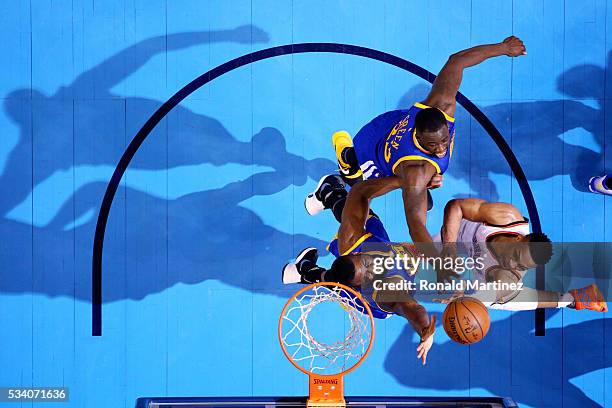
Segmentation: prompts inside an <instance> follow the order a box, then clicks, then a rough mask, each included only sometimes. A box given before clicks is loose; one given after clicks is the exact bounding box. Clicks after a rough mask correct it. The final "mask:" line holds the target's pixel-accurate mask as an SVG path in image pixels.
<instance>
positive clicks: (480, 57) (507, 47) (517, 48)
mask: <svg viewBox="0 0 612 408" xmlns="http://www.w3.org/2000/svg"><path fill="white" fill-rule="evenodd" d="M525 54H527V51H526V49H525V45H524V44H523V41H521V40H520V39H519V38H517V37H515V36H510V37H508V38H506V39H505V40H504V41H502V42H500V43H498V44H486V45H479V46H476V47H472V48H468V49H466V50H463V51H459V52H458V53H456V54H453V55H451V56H450V57H449V58H448V61H447V62H446V64H444V67H442V70H441V71H440V73H439V74H438V77H437V78H436V80H435V81H434V84H433V87H432V89H431V92H430V93H429V95H428V96H427V99H425V101H423V103H424V104H426V105H428V106H432V107H435V108H438V109H440V110H441V111H442V112H445V113H446V114H447V115H450V116H454V114H455V109H456V106H457V103H456V101H455V96H456V95H457V92H458V91H459V86H460V85H461V80H462V78H463V70H464V69H465V68H468V67H471V66H474V65H478V64H480V63H481V62H483V61H485V60H487V59H489V58H493V57H498V56H501V55H507V56H509V57H518V56H520V55H525Z"/></svg>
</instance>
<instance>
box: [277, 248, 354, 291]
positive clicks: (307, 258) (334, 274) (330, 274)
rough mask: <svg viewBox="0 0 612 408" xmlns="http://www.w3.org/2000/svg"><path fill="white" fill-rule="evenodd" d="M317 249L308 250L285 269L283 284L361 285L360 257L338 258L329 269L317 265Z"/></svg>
mask: <svg viewBox="0 0 612 408" xmlns="http://www.w3.org/2000/svg"><path fill="white" fill-rule="evenodd" d="M316 262H317V254H316V249H315V248H306V249H305V250H303V251H302V252H300V254H299V255H298V256H297V258H296V259H295V261H294V262H290V263H288V264H287V265H285V267H284V268H283V272H282V280H283V283H285V284H289V283H304V284H310V283H317V282H337V283H342V284H344V285H349V286H356V285H359V284H360V283H361V276H362V273H361V264H362V262H361V261H360V255H346V256H341V257H338V258H336V260H335V261H334V262H333V263H332V265H331V267H330V268H329V269H325V268H323V267H321V266H318V265H317V263H316Z"/></svg>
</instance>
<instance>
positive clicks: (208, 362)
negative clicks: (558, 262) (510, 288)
mask: <svg viewBox="0 0 612 408" xmlns="http://www.w3.org/2000/svg"><path fill="white" fill-rule="evenodd" d="M512 34H514V35H517V36H520V37H521V39H523V40H524V42H525V44H526V46H527V51H528V55H527V56H525V57H523V58H520V59H515V60H512V59H509V58H505V57H501V58H497V59H494V60H490V61H487V62H485V63H483V64H481V65H479V66H477V67H474V68H472V69H469V70H468V71H466V73H465V76H464V80H463V85H462V87H461V92H462V93H463V94H464V95H466V96H467V97H468V98H469V99H470V100H471V101H472V102H474V103H475V104H476V105H477V106H478V107H479V108H480V109H481V110H482V111H483V112H484V113H485V114H486V115H487V117H488V118H489V119H490V120H491V121H492V122H493V123H494V124H495V126H496V127H497V128H498V129H499V130H500V132H501V133H502V135H503V136H504V138H505V139H506V141H507V142H508V144H509V145H510V146H511V147H512V149H513V151H514V153H515V154H516V156H517V158H518V160H519V162H520V164H521V165H522V168H523V169H524V171H525V174H526V176H527V179H528V181H529V185H530V187H531V189H532V190H533V193H534V196H535V202H536V204H537V208H538V211H539V214H540V217H541V221H542V228H543V230H544V231H545V232H547V233H548V235H549V236H550V237H551V238H552V239H553V240H555V241H557V242H592V241H594V242H603V241H612V227H611V225H612V223H611V221H610V220H611V219H612V199H610V198H609V197H604V196H597V195H594V194H590V193H587V192H586V183H587V181H588V178H589V177H590V176H593V175H599V174H603V173H604V172H605V171H606V170H607V171H608V172H612V114H611V113H610V112H611V109H612V67H611V64H612V1H607V0H588V1H583V2H571V1H565V2H562V1H549V0H514V1H512V2H510V1H494V2H490V1H482V0H472V1H466V0H460V1H448V0H441V1H430V2H427V1H418V2H417V1H384V2H375V3H373V2H368V1H361V0H358V1H348V0H343V1H337V0H332V1H319V0H311V1H301V0H293V1H274V0H251V1H243V0H231V1H224V2H222V1H197V0H180V1H174V0H147V1H143V0H73V1H62V0H60V1H58V0H31V1H22V0H18V1H5V2H1V3H0V38H2V47H1V48H0V61H1V65H2V67H3V70H2V75H0V98H2V107H1V109H0V134H1V135H2V136H1V137H0V386H7V387H8V386H21V387H29V386H37V387H42V386H66V387H69V388H70V402H69V403H67V404H64V405H61V406H66V407H75V408H77V407H78V408H81V407H86V408H97V407H132V406H134V403H135V401H136V398H138V397H142V396H223V395H226V396H277V395H278V396H296V395H304V394H306V392H307V384H306V378H305V377H304V376H303V374H301V373H299V372H298V371H297V370H295V368H293V366H291V364H290V363H289V362H288V361H286V359H285V357H284V356H283V354H282V352H281V349H280V347H279V346H278V341H277V337H276V336H277V334H276V324H277V320H278V315H279V313H280V310H281V308H282V306H283V305H284V303H285V301H286V299H287V298H288V297H289V296H290V294H291V293H293V292H294V291H295V290H296V288H295V287H283V285H282V284H281V283H280V280H279V276H280V268H281V267H282V266H283V265H284V264H285V263H286V262H287V261H288V260H289V259H291V258H292V257H293V256H294V255H295V254H297V253H298V252H299V251H300V250H301V249H302V248H304V247H306V246H316V247H318V248H320V249H321V251H322V254H323V255H325V253H324V248H325V245H326V244H327V242H328V241H329V240H330V239H331V238H332V237H333V235H334V234H335V232H336V229H337V224H336V222H335V221H334V220H333V218H332V217H331V216H330V214H324V215H321V216H319V217H309V216H308V215H307V214H306V212H305V211H304V208H303V198H304V197H305V195H306V194H307V193H308V192H310V191H311V190H312V189H313V188H314V187H315V185H316V182H317V181H318V179H319V178H320V177H321V176H322V175H323V174H325V173H327V172H330V171H333V170H334V153H333V150H332V148H331V143H330V136H331V134H332V133H333V132H334V131H336V130H338V129H346V130H348V131H349V132H350V133H351V134H355V133H356V132H357V131H358V130H359V128H360V127H361V126H362V125H364V124H365V123H366V122H368V121H369V120H371V119H372V118H373V117H374V116H376V115H378V114H379V113H382V112H384V111H387V110H392V109H396V108H398V107H407V106H409V105H410V104H412V103H413V102H415V101H419V100H422V98H423V97H424V96H425V95H426V94H427V92H428V89H429V84H428V83H427V82H426V81H424V80H422V79H420V78H418V77H417V76H415V75H413V74H410V73H408V72H406V71H403V70H400V69H398V68H396V67H393V66H390V65H388V64H384V63H381V62H379V61H375V60H371V59H367V58H362V57H358V56H353V55H341V54H317V53H315V54H295V55H286V56H280V57H276V58H270V59H267V60H264V61H259V62H255V63H253V64H248V65H245V66H244V67H241V68H238V69H236V70H233V71H231V72H229V73H227V74H225V75H223V76H221V77H219V78H217V79H215V80H214V81H212V82H210V83H209V84H207V85H205V86H203V87H201V88H200V89H198V90H197V91H195V92H194V93H193V94H192V95H190V96H189V97H188V98H187V99H186V100H184V101H183V102H182V103H180V105H179V106H177V107H176V108H174V109H172V110H171V111H170V113H169V114H168V115H167V116H166V117H165V118H164V119H163V120H162V121H161V123H160V124H159V125H158V126H156V127H155V129H154V130H153V132H152V133H151V134H150V136H149V137H148V138H147V139H146V140H145V142H144V143H143V145H142V146H141V148H140V149H139V150H138V152H137V153H136V155H135V156H134V159H133V160H132V162H131V163H130V165H129V166H128V168H127V171H126V173H125V176H124V177H123V178H122V180H121V183H120V186H119V189H118V191H117V194H116V197H115V200H114V202H113V204H112V208H111V212H110V216H109V220H108V224H107V227H106V237H105V241H104V256H103V281H102V284H103V305H102V311H103V320H102V325H103V326H102V327H103V334H102V336H99V337H98V336H95V337H94V336H92V335H91V328H92V314H91V301H92V298H91V285H92V277H91V276H92V275H91V270H92V250H93V237H94V230H95V226H96V219H97V216H98V212H99V210H100V204H101V201H102V197H103V195H104V191H105V189H106V186H107V184H108V182H109V180H110V178H111V175H112V173H113V171H114V169H115V167H116V165H117V163H118V162H119V159H120V157H121V155H122V154H123V152H124V150H125V148H126V147H127V145H128V144H129V142H130V141H131V140H132V138H133V137H134V135H135V134H136V133H137V132H138V130H139V129H140V128H141V127H142V126H143V124H144V123H145V121H146V120H147V119H148V118H149V117H150V116H151V115H152V114H153V112H155V110H156V109H158V108H159V107H160V106H161V105H162V104H163V103H164V102H165V101H166V100H168V98H170V97H171V96H172V95H173V94H174V93H175V92H177V91H178V90H179V89H180V88H181V87H182V86H184V85H185V84H187V83H188V82H190V81H191V80H193V79H194V78H196V77H197V76H199V75H201V74H202V73H204V72H206V71H208V70H210V69H212V68H214V67H216V66H218V65H220V64H222V63H224V62H226V61H229V60H231V59H232V58H236V57H240V56H242V55H244V54H248V53H250V52H254V51H257V50H261V49H265V48H269V47H273V46H278V45H284V44H292V43H303V42H331V43H346V44H352V45H359V46H364V47H368V48H372V49H375V50H380V51H384V52H387V53H390V54H393V55H396V56H399V57H401V58H404V59H407V60H408V61H410V62H413V63H415V64H417V65H419V66H420V67H423V68H425V69H427V70H429V71H432V72H434V73H437V72H438V70H439V69H440V68H441V67H442V65H443V64H444V62H445V61H446V58H447V57H448V55H449V54H451V53H453V52H456V51H459V50H461V49H464V48H467V47H470V46H473V45H477V44H481V43H490V42H498V41H501V40H503V39H504V38H505V37H507V36H509V35H512ZM456 116H457V127H456V129H457V137H456V143H455V152H454V156H453V161H452V163H451V165H450V170H449V172H448V173H447V174H446V176H445V185H444V187H443V188H442V189H440V190H437V191H435V192H434V200H435V202H436V207H435V208H434V210H433V212H431V213H430V214H429V216H428V228H429V229H430V231H437V230H439V228H440V225H441V221H442V210H443V205H444V203H445V202H446V201H448V200H449V199H451V198H454V197H466V196H473V197H480V198H484V199H488V200H500V201H507V202H512V203H514V204H515V205H516V206H518V207H519V208H520V209H521V210H522V211H524V212H526V206H525V201H524V199H523V196H522V195H521V193H520V191H519V188H518V185H517V183H516V180H515V177H514V175H513V174H512V172H511V171H510V167H509V166H508V164H507V162H506V161H505V160H504V158H503V156H502V155H501V153H500V151H499V149H498V148H497V147H496V146H495V144H494V143H493V141H492V140H491V139H490V137H489V135H488V134H487V133H486V132H485V131H484V130H483V129H482V127H480V125H479V124H478V123H477V122H476V121H475V119H474V118H472V117H471V116H470V115H469V114H468V113H467V112H466V111H465V110H463V109H459V110H458V112H457V115H456ZM374 208H375V210H376V212H377V213H378V214H379V215H380V216H381V218H382V219H383V220H384V221H385V224H386V226H387V227H388V230H389V232H390V235H391V238H392V239H394V240H407V239H408V234H407V228H406V225H405V220H404V214H403V206H402V201H401V197H400V195H399V194H397V193H396V194H391V195H388V196H386V197H384V198H381V199H379V200H378V201H377V202H376V203H375V204H374ZM322 263H323V264H326V265H329V264H330V263H331V257H330V256H329V255H327V256H326V257H325V258H323V262H322ZM574 267H576V268H580V267H581V266H580V265H574ZM532 275H533V274H532ZM531 279H533V276H532V277H531ZM427 307H428V309H429V310H430V311H431V312H434V313H437V314H438V317H440V315H441V312H442V310H443V308H442V306H440V305H427ZM491 317H492V320H493V324H492V328H491V331H490V333H489V335H488V336H487V337H486V338H485V340H483V341H482V342H481V343H478V344H477V345H474V346H469V347H467V346H460V345H458V344H455V343H452V342H451V341H450V340H449V339H448V337H447V336H446V335H445V334H444V332H443V330H441V327H440V328H439V330H438V331H437V333H436V342H435V345H434V347H433V348H432V351H431V352H430V356H429V358H428V364H427V365H426V366H425V367H422V366H421V365H420V364H419V362H418V361H417V360H416V358H415V356H416V352H415V350H414V349H415V347H416V344H417V341H418V340H417V338H416V337H415V336H414V335H413V333H412V331H411V330H410V328H409V327H408V326H407V325H406V323H405V322H404V321H402V319H400V318H393V319H389V320H386V321H378V322H377V331H378V332H377V338H376V340H375V343H374V348H373V350H372V353H371V354H370V356H369V357H368V359H367V360H366V362H365V363H364V364H363V365H362V366H361V367H360V368H359V369H358V370H357V371H355V372H354V373H352V374H350V375H349V376H348V377H347V379H346V381H347V386H346V388H347V389H346V392H347V394H350V395H365V396H367V395H389V396H397V395H427V396H489V395H499V396H511V397H513V398H514V399H515V400H516V401H517V402H518V403H519V404H520V406H521V407H537V408H553V407H572V408H573V407H580V408H582V407H601V406H604V407H612V370H611V369H610V366H611V364H612V340H611V339H612V319H610V318H609V316H608V315H606V314H597V313H594V312H577V311H574V310H563V311H558V310H553V311H548V312H547V313H546V328H547V330H546V336H545V337H536V336H535V335H534V313H533V312H521V313H510V312H501V311H496V312H492V313H491ZM45 404H46V403H40V404H39V403H34V404H32V403H23V404H19V403H14V404H10V403H9V404H6V406H8V407H19V406H23V407H31V406H35V407H38V406H41V407H46V406H47V405H45ZM0 406H4V405H3V404H2V403H0ZM58 406H60V405H59V404H58Z"/></svg>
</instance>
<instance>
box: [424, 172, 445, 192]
mask: <svg viewBox="0 0 612 408" xmlns="http://www.w3.org/2000/svg"><path fill="white" fill-rule="evenodd" d="M442 181H444V176H443V175H441V174H434V175H433V176H432V178H431V180H429V184H427V188H428V189H430V190H433V189H435V188H439V187H442Z"/></svg>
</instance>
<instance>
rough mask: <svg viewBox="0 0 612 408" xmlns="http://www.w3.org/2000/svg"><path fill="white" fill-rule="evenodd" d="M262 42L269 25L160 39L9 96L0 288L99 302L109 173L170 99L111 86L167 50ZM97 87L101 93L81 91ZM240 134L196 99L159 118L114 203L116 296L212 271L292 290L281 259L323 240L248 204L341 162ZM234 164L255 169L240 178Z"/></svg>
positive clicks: (270, 137) (108, 289)
mask: <svg viewBox="0 0 612 408" xmlns="http://www.w3.org/2000/svg"><path fill="white" fill-rule="evenodd" d="M251 41H252V42H253V43H264V42H267V41H268V36H267V34H266V33H265V32H264V31H262V30H260V29H259V28H257V27H254V26H242V27H238V28H236V29H234V30H226V31H215V32H193V33H180V34H171V35H168V36H167V37H166V36H162V37H155V38H151V39H147V40H144V41H141V42H139V43H137V44H135V45H133V46H131V47H129V48H127V49H124V50H122V51H121V52H119V53H117V54H115V55H113V56H111V57H110V58H108V59H106V60H105V61H103V62H102V63H101V64H99V65H97V66H96V67H94V68H92V69H90V70H88V71H86V72H84V73H82V74H81V75H79V76H78V77H77V78H76V79H75V81H74V82H73V83H71V84H69V85H67V86H65V87H63V88H61V89H59V90H58V91H57V93H55V94H54V95H50V96H48V95H44V94H42V93H40V92H38V91H33V92H30V90H29V89H22V90H16V91H14V92H12V93H11V94H10V95H7V97H6V99H5V101H4V108H5V111H6V113H7V115H8V116H9V117H10V119H11V120H12V121H13V122H14V123H15V124H16V125H17V126H18V127H19V130H20V135H19V140H18V143H17V145H16V146H15V148H14V149H13V150H12V151H11V152H10V155H9V157H8V160H7V163H6V167H5V170H4V172H3V173H2V175H1V177H0V189H1V191H0V210H1V211H2V220H1V221H0V234H1V235H2V236H3V237H12V239H9V240H6V241H5V243H4V244H3V248H2V249H1V250H0V260H1V264H3V265H10V268H11V273H10V274H3V277H4V278H5V279H2V281H0V291H2V292H5V293H20V292H35V293H43V294H46V295H49V296H69V297H72V296H74V297H76V298H77V299H84V300H87V299H90V298H91V293H90V292H91V253H92V247H93V243H92V241H93V236H94V229H95V222H96V217H97V214H98V211H99V206H100V203H101V201H102V196H103V194H104V191H105V188H106V185H107V182H108V180H109V179H110V175H111V173H112V170H113V169H114V168H115V166H116V164H117V163H118V161H119V158H120V157H121V154H122V153H123V150H124V149H125V147H126V146H127V143H128V142H129V140H131V138H132V137H133V135H134V134H135V133H136V132H137V130H138V129H139V128H140V126H142V124H143V123H144V122H145V120H146V119H147V118H148V117H149V116H150V115H151V114H152V113H153V112H154V111H155V110H156V109H157V108H159V106H160V105H161V104H162V102H163V101H157V100H152V99H146V98H139V97H123V96H121V95H115V94H114V93H113V92H112V91H111V89H112V88H113V87H114V86H116V85H117V84H119V83H121V82H122V81H123V80H125V79H126V78H127V77H129V76H130V75H131V74H133V73H134V72H135V71H137V70H138V69H140V68H141V67H143V66H144V65H145V64H146V63H147V62H148V61H150V60H151V59H152V58H153V57H155V56H156V55H158V54H160V53H164V52H166V49H167V50H168V51H176V50H180V49H184V48H187V47H192V46H196V45H200V44H202V43H206V42H235V43H251ZM92 90H93V91H94V94H95V95H96V99H94V100H89V99H87V98H79V96H80V95H89V94H91V91H92ZM73 99H74V101H73ZM240 136H241V137H236V136H235V135H233V134H231V133H230V132H229V131H228V129H226V128H225V127H224V126H223V125H222V124H221V123H220V122H219V121H218V120H216V119H215V118H213V117H210V116H206V115H202V114H199V113H196V112H194V111H192V110H190V109H188V108H186V107H185V106H178V107H176V108H175V109H174V110H173V111H172V112H171V113H170V115H168V117H167V118H166V119H164V121H163V122H162V123H160V124H159V125H158V126H157V128H156V129H155V130H154V132H153V133H152V134H151V136H150V137H149V139H148V140H147V141H146V142H145V144H144V145H143V146H142V148H141V150H140V151H139V152H138V154H137V155H136V156H135V158H134V160H133V162H132V163H131V164H130V167H129V169H128V171H127V173H126V176H125V177H124V180H123V181H122V184H121V186H120V188H119V191H118V192H117V197H116V200H115V202H114V204H113V208H112V210H111V216H110V219H109V224H108V227H107V233H106V239H105V252H104V259H103V268H104V281H103V288H104V294H103V300H104V301H105V302H109V301H114V300H119V299H124V298H129V299H141V298H143V297H144V296H146V295H148V294H151V293H157V292H161V291H163V290H164V289H166V288H168V287H171V286H173V285H175V284H176V283H179V282H181V283H186V284H194V283H198V282H202V281H205V280H210V279H215V280H219V281H221V282H223V283H226V284H229V285H233V286H236V287H240V288H243V289H247V290H258V291H263V292H274V291H278V289H279V288H280V287H281V283H280V279H279V275H280V268H281V267H282V265H283V264H284V262H285V261H286V260H287V259H288V258H290V257H292V256H293V255H294V254H295V253H296V249H298V248H299V249H301V248H303V247H305V246H313V245H314V246H318V247H319V248H321V249H323V248H324V245H325V243H324V242H323V241H320V240H318V239H317V238H314V237H309V236H305V235H301V234H291V233H287V232H283V231H279V230H277V229H275V228H273V227H271V226H269V225H266V223H265V222H264V221H263V220H262V219H261V218H260V217H259V216H258V215H257V214H256V213H255V212H254V211H252V210H251V209H249V204H244V203H243V202H244V201H245V200H249V199H251V198H255V197H257V196H268V195H272V194H276V193H278V192H280V191H282V190H284V189H286V188H288V187H290V186H295V185H303V184H304V183H306V181H307V180H308V177H311V178H314V179H318V178H319V177H320V171H321V170H320V169H328V168H333V163H332V162H331V161H329V160H325V159H313V160H306V159H304V158H302V157H300V156H297V155H294V154H292V153H289V152H288V151H287V148H286V144H285V136H284V135H283V134H282V133H281V132H280V131H279V130H277V129H275V128H272V127H266V128H263V129H261V130H259V131H258V132H257V133H256V134H255V135H254V136H252V137H250V138H249V137H246V138H245V137H244V136H245V135H240ZM245 139H246V140H248V141H244V140H245ZM249 139H250V140H249ZM32 156H33V159H32ZM32 160H33V163H32ZM227 165H234V168H235V167H236V166H238V167H239V166H240V165H242V166H251V168H252V169H253V170H252V171H251V170H249V168H248V167H247V170H246V175H242V176H238V177H237V176H236V173H235V172H233V170H232V169H231V168H230V169H229V170H227V168H228V167H227ZM181 166H183V170H182V172H179V173H172V171H174V170H175V169H177V168H179V167H181ZM202 166H204V167H202ZM255 167H257V169H255ZM243 168H244V167H243ZM166 170H167V171H166ZM142 174H147V176H146V177H144V176H142ZM137 177H144V178H143V179H142V180H140V181H134V180H133V179H134V178H137ZM135 185H137V186H138V188H135V187H134V186H135ZM182 186H186V187H185V188H183V190H181V191H180V192H179V193H175V194H174V193H172V191H173V190H176V189H177V188H178V187H182ZM178 189H179V190H180V188H178ZM296 202H297V203H298V204H299V205H301V201H300V200H299V199H296ZM274 205H278V207H279V210H278V214H279V216H280V215H282V214H293V206H294V203H293V202H287V203H276V202H275V203H274ZM289 207H291V208H289ZM283 211H284V212H283ZM288 229H290V228H288ZM32 271H34V272H32ZM262 271H265V273H263V272H262Z"/></svg>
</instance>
